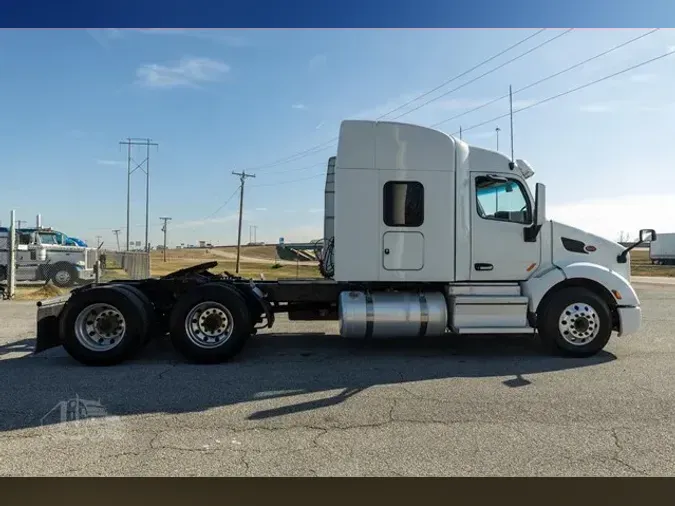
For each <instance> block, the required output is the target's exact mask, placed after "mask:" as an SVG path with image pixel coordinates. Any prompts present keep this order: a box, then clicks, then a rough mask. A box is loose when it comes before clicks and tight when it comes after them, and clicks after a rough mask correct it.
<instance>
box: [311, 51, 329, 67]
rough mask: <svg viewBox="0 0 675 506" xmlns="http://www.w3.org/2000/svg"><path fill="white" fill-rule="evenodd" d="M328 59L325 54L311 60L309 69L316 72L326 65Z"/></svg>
mask: <svg viewBox="0 0 675 506" xmlns="http://www.w3.org/2000/svg"><path fill="white" fill-rule="evenodd" d="M327 61H328V58H327V57H326V55H325V54H317V55H316V56H314V57H312V58H311V59H310V60H309V69H310V70H315V69H318V68H319V67H323V66H324V65H326V63H327Z"/></svg>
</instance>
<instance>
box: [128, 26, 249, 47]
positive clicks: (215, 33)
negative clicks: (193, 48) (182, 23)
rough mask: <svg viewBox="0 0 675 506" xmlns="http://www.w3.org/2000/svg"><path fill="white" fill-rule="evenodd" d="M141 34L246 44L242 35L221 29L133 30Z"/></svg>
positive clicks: (235, 45) (237, 44)
mask: <svg viewBox="0 0 675 506" xmlns="http://www.w3.org/2000/svg"><path fill="white" fill-rule="evenodd" d="M134 31H135V32H137V33H140V34H142V35H164V36H180V37H192V38H195V39H203V40H209V41H212V42H219V43H222V44H226V45H228V46H232V47H242V46H246V45H247V44H248V42H247V40H246V39H245V38H244V37H240V36H238V35H233V34H231V33H226V32H225V31H222V30H199V29H186V28H137V29H135V30H134Z"/></svg>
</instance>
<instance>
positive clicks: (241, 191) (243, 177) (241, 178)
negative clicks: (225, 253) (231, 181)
mask: <svg viewBox="0 0 675 506" xmlns="http://www.w3.org/2000/svg"><path fill="white" fill-rule="evenodd" d="M232 174H234V175H235V176H239V181H240V186H239V231H238V232H237V265H236V268H235V273H236V274H239V257H240V252H241V218H242V215H243V213H244V185H245V184H246V178H247V177H255V174H246V171H245V170H244V171H242V172H234V171H232Z"/></svg>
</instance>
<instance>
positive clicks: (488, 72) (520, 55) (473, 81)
mask: <svg viewBox="0 0 675 506" xmlns="http://www.w3.org/2000/svg"><path fill="white" fill-rule="evenodd" d="M572 30H574V28H568V29H567V30H565V31H564V32H562V33H559V34H558V35H556V36H555V37H551V38H550V39H548V40H545V41H544V42H542V43H541V44H538V45H536V46H534V47H533V48H531V49H528V50H527V51H525V52H524V53H520V54H519V55H518V56H515V57H513V58H511V59H510V60H507V61H505V62H504V63H502V64H501V65H497V66H496V67H495V68H493V69H490V70H488V71H487V72H485V73H483V74H481V75H479V76H478V77H474V78H473V79H471V80H469V81H467V82H465V83H463V84H460V85H459V86H457V87H456V88H453V89H451V90H450V91H446V92H445V93H442V94H441V95H438V96H437V97H434V98H432V99H430V100H427V101H426V102H423V103H421V104H420V105H418V106H417V107H413V108H412V109H410V110H409V111H406V112H404V113H403V114H399V115H398V116H395V117H394V118H391V119H390V121H394V120H397V119H399V118H402V117H403V116H406V115H408V114H410V113H411V112H415V111H417V110H418V109H421V108H422V107H425V106H427V105H429V104H430V103H431V102H435V101H436V100H438V99H439V98H443V97H445V96H447V95H449V94H450V93H454V92H455V91H457V90H461V89H462V88H464V87H465V86H468V85H469V84H472V83H475V82H476V81H478V80H479V79H482V78H484V77H485V76H488V75H490V74H492V73H493V72H496V71H497V70H499V69H501V68H503V67H505V66H507V65H510V64H511V63H513V62H514V61H516V60H520V59H521V58H523V57H525V56H527V55H528V54H530V53H533V52H534V51H536V50H537V49H540V48H542V47H543V46H545V45H546V44H549V43H551V42H553V41H554V40H556V39H559V38H560V37H562V36H564V35H567V34H568V33H570V32H571V31H572Z"/></svg>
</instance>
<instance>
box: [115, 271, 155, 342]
mask: <svg viewBox="0 0 675 506" xmlns="http://www.w3.org/2000/svg"><path fill="white" fill-rule="evenodd" d="M115 288H117V289H118V290H123V291H126V292H128V293H130V294H131V295H132V296H134V297H136V298H138V300H139V301H140V303H141V305H142V306H143V311H144V312H145V318H146V319H147V321H148V330H147V332H146V333H145V335H143V336H141V340H142V341H143V343H147V342H148V341H150V339H151V338H152V337H153V336H155V335H156V333H157V327H158V325H157V315H156V313H155V306H154V305H153V304H152V302H150V299H148V297H147V296H146V295H145V294H144V293H143V292H142V291H141V290H139V289H138V288H136V287H135V286H132V285H125V284H119V285H115Z"/></svg>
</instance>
